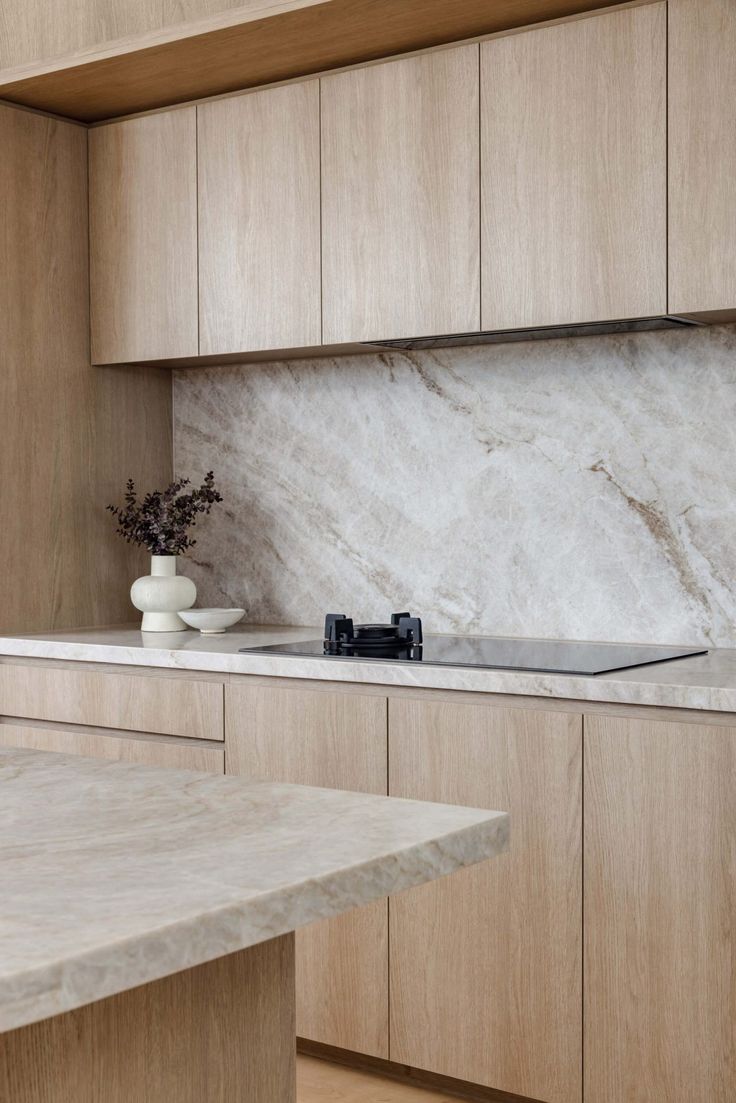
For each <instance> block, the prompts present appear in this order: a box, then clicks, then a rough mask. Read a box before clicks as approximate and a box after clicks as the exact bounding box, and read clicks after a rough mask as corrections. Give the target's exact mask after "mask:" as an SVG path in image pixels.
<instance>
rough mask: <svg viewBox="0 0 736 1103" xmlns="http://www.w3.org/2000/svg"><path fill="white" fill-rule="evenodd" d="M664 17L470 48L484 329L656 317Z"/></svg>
mask: <svg viewBox="0 0 736 1103" xmlns="http://www.w3.org/2000/svg"><path fill="white" fill-rule="evenodd" d="M666 34H667V28H666V5H665V4H664V3H658V4H652V5H648V6H645V7H640V8H635V9H630V10H626V11H617V12H609V13H605V14H602V15H596V16H592V17H590V18H583V19H579V20H575V21H573V22H570V23H564V24H559V25H557V26H551V27H545V28H540V29H537V30H530V31H526V32H524V33H521V34H516V35H509V36H508V37H502V38H498V39H495V40H492V41H488V42H484V43H482V45H481V164H482V257H483V277H482V286H483V303H482V322H483V328H484V329H491V330H493V329H512V328H523V327H528V326H551V325H558V324H573V323H582V322H592V321H602V320H607V319H615V318H634V317H645V316H647V315H654V314H661V313H664V312H665V311H666V309H667V286H666V280H667V255H666V250H667V225H666V218H667V198H666V197H667V148H666V99H665V97H666Z"/></svg>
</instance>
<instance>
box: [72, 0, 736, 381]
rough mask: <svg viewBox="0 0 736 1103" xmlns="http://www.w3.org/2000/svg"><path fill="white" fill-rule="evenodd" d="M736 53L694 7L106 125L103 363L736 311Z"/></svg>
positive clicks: (97, 332) (587, 24)
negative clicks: (733, 110) (735, 97)
mask: <svg viewBox="0 0 736 1103" xmlns="http://www.w3.org/2000/svg"><path fill="white" fill-rule="evenodd" d="M668 18H669V59H668V44H667V42H668ZM734 44H736V14H735V13H734V10H733V5H730V4H729V3H728V2H727V0H670V3H669V12H668V5H667V4H665V3H664V2H659V3H651V4H645V5H643V6H641V7H635V8H629V9H625V10H618V11H611V12H604V13H603V14H596V15H594V16H590V17H588V18H582V19H577V20H574V21H571V22H568V23H561V24H557V25H553V26H548V27H543V28H538V29H535V30H529V31H525V32H522V33H518V34H511V35H507V36H504V37H500V38H497V39H491V40H488V41H485V42H483V43H481V44H480V45H478V44H472V45H467V46H460V47H453V48H447V49H440V50H436V51H434V52H432V53H427V54H424V55H418V56H416V57H411V58H406V59H401V60H398V61H389V62H384V63H381V64H377V65H371V66H367V67H366V68H362V69H355V70H351V71H348V72H345V73H339V74H334V75H331V76H326V77H324V78H322V79H320V80H317V79H313V80H307V81H304V82H303V83H298V84H292V85H287V86H283V87H277V88H271V89H265V90H262V91H257V92H253V93H248V94H245V95H241V96H235V97H232V98H229V99H223V100H216V101H212V102H209V103H205V104H201V105H199V106H191V107H185V108H182V109H178V110H174V111H169V112H164V113H162V114H158V115H149V116H144V117H141V118H137V119H130V120H127V121H123V122H119V123H111V124H107V125H105V126H101V127H98V128H95V129H93V130H91V131H90V209H91V224H90V234H91V278H92V358H93V361H94V362H97V363H108V362H125V361H138V360H157V359H177V358H181V359H185V358H191V357H197V356H225V355H234V354H237V353H244V354H247V353H259V352H264V351H268V350H272V351H277V350H280V349H281V350H283V349H292V348H314V347H315V346H320V345H327V346H329V345H339V344H354V343H361V342H364V341H380V340H387V339H392V338H402V337H415V336H422V335H433V334H434V335H437V334H445V333H462V332H473V331H478V330H481V329H490V330H502V329H515V328H525V327H535V326H551V325H561V324H574V323H583V322H589V321H602V320H610V319H616V318H633V317H647V316H651V315H657V314H664V313H666V312H667V311H668V310H669V311H670V312H678V313H692V312H708V311H725V310H728V309H730V308H733V307H734V306H736V262H735V261H734V259H733V258H734V256H736V248H734V246H736V230H735V229H734V220H733V218H732V213H731V203H730V181H731V178H732V175H733V171H734V166H736V139H734V138H733V128H732V127H731V125H730V119H729V117H728V107H727V104H728V103H730V97H728V96H726V95H725V91H724V90H725V89H726V88H730V89H732V90H733V91H734V93H736V64H735V63H734V61H733V58H734V56H736V49H734ZM668 64H669V105H668V100H667V67H668ZM716 93H717V94H716ZM668 111H669V157H670V171H669V178H668V168H667V161H668V146H667V128H668ZM668 188H669V209H670V227H669V243H668V228H667V203H668ZM668 262H669V279H670V293H669V302H668V290H667V280H668Z"/></svg>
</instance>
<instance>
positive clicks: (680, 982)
mask: <svg viewBox="0 0 736 1103" xmlns="http://www.w3.org/2000/svg"><path fill="white" fill-rule="evenodd" d="M734 855H736V728H733V727H721V726H708V725H701V724H685V723H672V722H663V721H646V720H629V719H621V718H614V717H610V716H586V717H585V1039H586V1042H585V1070H586V1073H585V1100H586V1103H621V1101H622V1100H632V1101H633V1100H637V1101H638V1103H664V1101H665V1100H666V1101H667V1103H693V1101H694V1100H703V1101H704V1100H709V1101H712V1103H730V1101H731V1100H733V1099H736V1032H735V1031H734V1022H735V1021H736V974H735V973H734V964H733V963H734V958H735V956H736V920H735V917H736V869H735V867H734Z"/></svg>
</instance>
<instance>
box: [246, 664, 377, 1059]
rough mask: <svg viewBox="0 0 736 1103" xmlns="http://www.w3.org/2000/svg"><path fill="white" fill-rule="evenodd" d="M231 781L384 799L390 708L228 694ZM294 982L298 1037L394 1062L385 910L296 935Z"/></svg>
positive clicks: (369, 700) (277, 692)
mask: <svg viewBox="0 0 736 1103" xmlns="http://www.w3.org/2000/svg"><path fill="white" fill-rule="evenodd" d="M225 772H226V773H228V774H242V775H244V776H246V777H249V778H253V779H258V780H264V781H284V782H291V783H293V784H297V785H319V786H325V787H326V788H329V789H347V790H352V791H354V792H364V793H379V794H385V793H386V791H387V784H388V765H387V752H386V698H385V697H381V696H379V695H376V696H369V695H367V694H360V693H344V692H342V693H341V692H335V691H332V690H324V691H322V690H305V689H290V688H288V687H280V686H279V687H271V686H262V685H249V684H247V683H240V684H237V683H236V684H233V685H231V686H228V687H227V688H226V691H225ZM296 981H297V1033H298V1034H299V1035H300V1036H301V1037H303V1038H309V1039H311V1040H312V1041H316V1042H322V1043H325V1044H327V1045H333V1046H339V1047H341V1048H343V1049H351V1050H356V1051H358V1052H360V1053H366V1054H370V1055H372V1056H375V1057H388V905H387V902H386V901H385V900H379V901H376V902H375V903H373V904H369V905H368V906H367V907H364V908H358V909H356V910H355V911H352V912H349V913H347V914H346V915H342V916H338V917H337V918H335V919H328V920H324V921H321V922H319V923H314V924H312V925H311V926H310V927H306V928H303V929H302V930H300V931H297V938H296Z"/></svg>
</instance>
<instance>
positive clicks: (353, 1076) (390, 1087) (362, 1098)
mask: <svg viewBox="0 0 736 1103" xmlns="http://www.w3.org/2000/svg"><path fill="white" fill-rule="evenodd" d="M296 1083H297V1088H296V1098H297V1103H456V1097H455V1096H451V1095H447V1094H446V1093H445V1092H434V1091H427V1090H426V1089H425V1088H415V1087H413V1086H412V1085H410V1084H397V1083H396V1082H395V1081H393V1080H387V1079H386V1078H385V1077H383V1076H376V1075H375V1073H372V1072H364V1071H362V1070H359V1069H349V1068H344V1067H342V1066H340V1065H333V1064H330V1062H329V1061H321V1060H319V1059H318V1058H316V1057H305V1056H300V1057H298V1058H297V1081H296Z"/></svg>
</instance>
